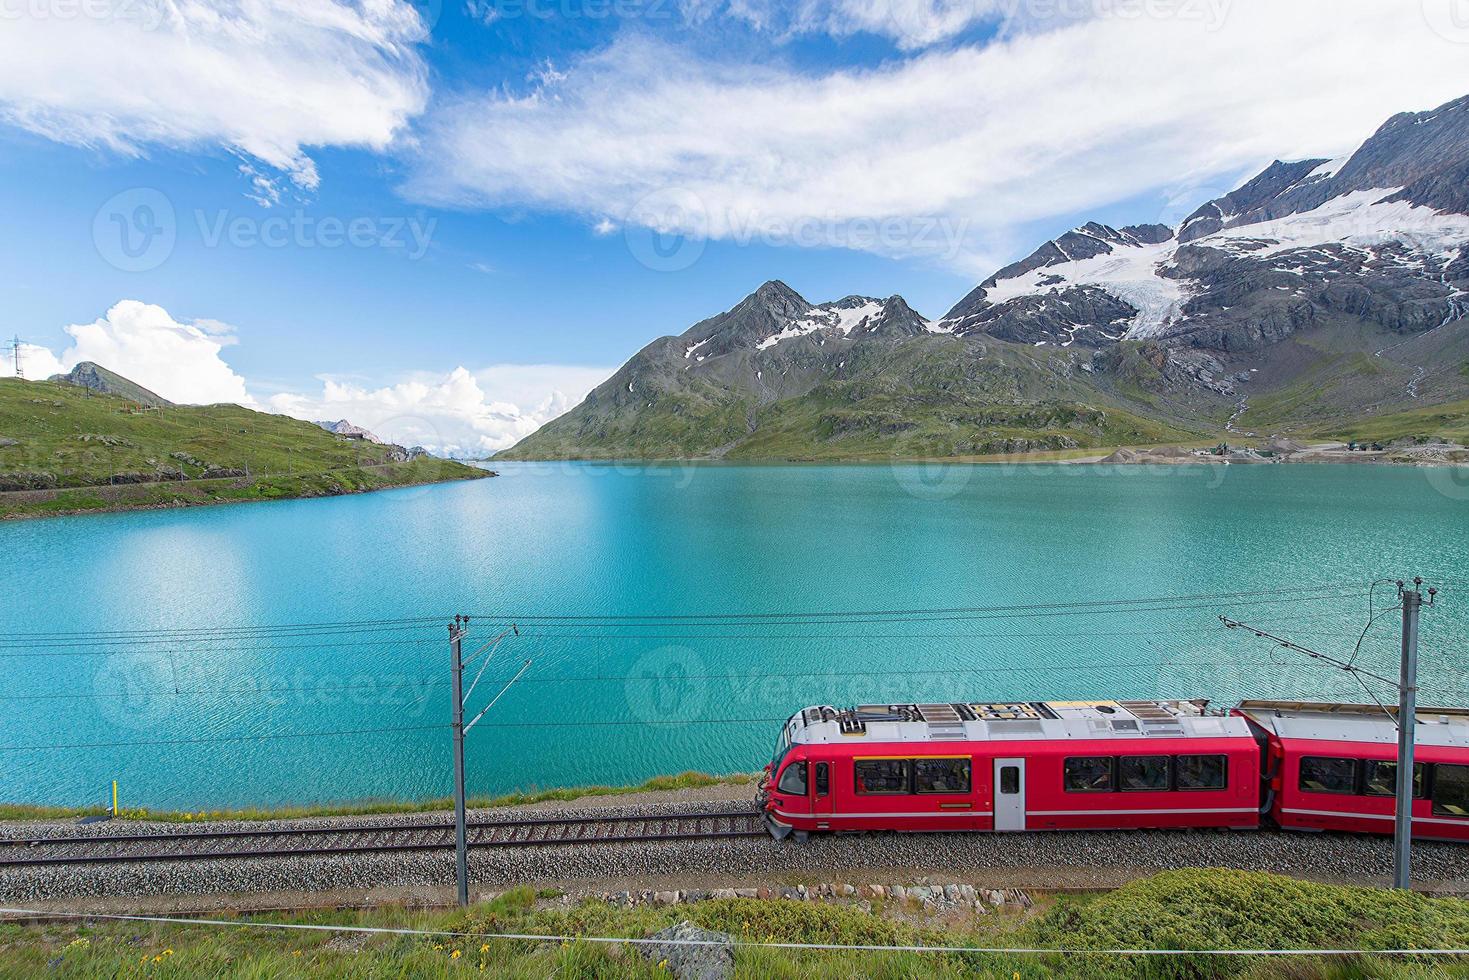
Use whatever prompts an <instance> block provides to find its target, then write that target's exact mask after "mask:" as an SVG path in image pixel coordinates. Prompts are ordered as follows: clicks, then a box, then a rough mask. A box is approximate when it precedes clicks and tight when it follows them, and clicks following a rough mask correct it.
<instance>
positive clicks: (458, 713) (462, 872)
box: [449, 616, 469, 907]
mask: <svg viewBox="0 0 1469 980" xmlns="http://www.w3.org/2000/svg"><path fill="white" fill-rule="evenodd" d="M468 623H469V620H468V617H465V616H455V617H454V622H453V624H452V625H451V626H450V627H449V650H450V653H451V655H452V656H453V662H454V682H453V687H454V692H453V697H454V723H453V727H454V862H455V868H456V873H457V880H458V882H459V905H460V906H461V907H463V906H467V905H468V904H469V838H468V835H467V833H468V832H467V830H466V828H465V816H464V651H463V649H462V641H463V639H464V633H465V630H466V629H467V628H468Z"/></svg>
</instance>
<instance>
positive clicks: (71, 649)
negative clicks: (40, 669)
mask: <svg viewBox="0 0 1469 980" xmlns="http://www.w3.org/2000/svg"><path fill="white" fill-rule="evenodd" d="M1359 598H1361V595H1359V594H1354V595H1349V596H1342V595H1320V596H1310V597H1305V598H1289V599H1288V598H1276V599H1255V600H1251V601H1249V602H1240V603H1237V604H1236V605H1240V606H1268V605H1281V604H1293V603H1298V602H1305V601H1330V600H1341V599H1359ZM1216 608H1217V605H1216V604H1213V603H1195V604H1189V605H1166V606H1165V605H1158V606H1148V607H1131V608H1125V609H1110V608H1109V609H1080V610H1072V611H1054V610H1043V611H1037V612H1032V613H1023V612H1014V613H993V614H991V613H961V614H959V615H955V616H946V617H927V618H905V619H892V618H889V619H881V618H867V619H850V620H843V621H829V620H814V621H791V622H782V623H780V624H779V625H780V626H783V627H790V626H816V627H821V628H822V629H829V628H831V627H832V626H833V625H890V624H903V623H942V622H979V621H986V620H995V619H1032V618H1038V619H1046V618H1064V617H1067V616H1096V615H1107V614H1113V615H1120V614H1136V613H1144V612H1176V611H1186V612H1187V611H1196V610H1204V611H1213V610H1215V609H1216ZM598 625H599V624H580V626H579V628H581V629H583V630H584V629H588V628H596V627H597V626H598ZM600 625H602V626H603V628H605V629H617V628H620V624H616V623H608V624H600ZM635 625H642V624H635ZM682 625H683V626H684V628H690V627H697V626H699V625H707V626H709V627H711V628H715V627H722V628H731V627H734V626H739V625H741V624H740V623H733V622H710V623H706V624H689V623H684V624H682ZM752 625H754V624H752ZM1156 632H1158V631H1157V630H1156V629H1154V630H1150V631H1123V633H1118V632H1116V631H1098V632H1092V633H1076V634H1069V635H1077V636H1084V635H1093V636H1101V635H1142V634H1148V635H1152V634H1156ZM533 635H537V636H543V637H547V638H586V639H590V638H602V639H617V638H619V637H625V638H628V639H633V638H639V639H674V638H680V636H682V638H688V639H700V638H713V637H710V635H709V634H698V633H695V634H682V635H675V634H667V633H644V634H636V635H629V634H617V633H599V634H585V633H577V634H572V633H553V632H546V633H536V634H533ZM814 635H816V634H810V633H802V634H791V635H789V636H785V635H779V636H771V637H770V638H774V639H784V638H789V639H806V638H810V637H812V636H814ZM820 635H825V636H832V637H833V638H837V639H840V638H844V637H846V638H852V639H859V638H878V639H901V638H904V637H905V636H913V634H894V635H886V636H879V635H872V636H870V637H864V635H861V634H846V633H823V634H820ZM944 635H950V636H954V637H955V638H972V637H983V636H984V635H985V634H983V633H967V634H966V633H954V634H944ZM990 635H994V636H997V637H1000V636H1007V635H1008V636H1014V635H1020V634H990ZM1028 635H1033V636H1036V637H1050V636H1055V637H1057V638H1065V637H1066V636H1067V635H1068V634H1066V633H1034V634H1028ZM1353 635H1355V634H1353ZM728 638H731V639H749V638H759V637H758V636H752V635H750V634H730V635H729V637H728ZM915 638H922V637H915ZM172 642H173V641H164V640H149V641H137V642H136V644H135V645H151V646H163V645H171V644H172ZM188 642H195V643H199V642H203V641H198V640H193V641H188ZM392 642H394V643H410V642H411V643H426V642H441V641H432V640H413V641H408V640H395V641H392ZM96 645H97V644H94V643H87V642H82V641H76V642H71V643H66V644H60V645H58V646H60V647H61V648H63V649H64V652H61V653H58V652H56V649H55V648H54V647H53V648H51V649H33V650H27V651H23V652H20V653H5V652H0V658H3V657H28V656H67V655H70V656H117V655H126V654H127V653H130V652H132V651H122V652H119V651H113V650H85V649H80V648H85V647H90V646H96ZM360 645H361V646H363V647H369V646H376V645H377V644H376V643H375V642H363V643H361V644H360ZM41 646H42V647H44V646H46V645H45V644H42V645H41ZM316 646H317V645H316V644H299V645H296V646H295V647H294V648H298V649H309V648H314V647H316ZM4 647H5V643H4V641H3V640H0V650H3V649H4ZM290 648H292V647H287V646H253V647H236V648H233V649H234V650H236V651H261V652H268V651H270V650H273V649H290Z"/></svg>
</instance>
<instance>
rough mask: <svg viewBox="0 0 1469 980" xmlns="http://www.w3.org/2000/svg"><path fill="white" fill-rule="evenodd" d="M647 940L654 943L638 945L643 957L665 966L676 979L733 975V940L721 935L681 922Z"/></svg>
mask: <svg viewBox="0 0 1469 980" xmlns="http://www.w3.org/2000/svg"><path fill="white" fill-rule="evenodd" d="M649 938H650V939H653V940H658V941H655V942H651V943H645V944H642V945H641V946H640V951H641V952H642V955H643V957H644V958H645V959H647V960H648V961H649V962H652V963H662V964H665V965H666V966H667V968H668V970H669V972H670V973H672V974H673V975H674V976H675V977H677V978H678V980H725V978H726V977H729V976H730V975H731V974H733V973H734V946H733V945H732V943H733V939H732V937H730V936H728V935H725V934H724V933H722V932H711V931H710V930H708V929H700V928H699V927H698V926H696V925H694V924H693V923H692V922H689V921H687V920H685V921H683V922H680V923H678V924H677V925H672V926H669V927H668V928H667V929H663V930H660V931H658V932H655V933H654V934H653V935H652V936H650V937H649ZM694 944H697V945H694Z"/></svg>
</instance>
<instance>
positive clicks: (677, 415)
mask: <svg viewBox="0 0 1469 980" xmlns="http://www.w3.org/2000/svg"><path fill="white" fill-rule="evenodd" d="M1465 399H1469V97H1466V98H1463V99H1459V100H1457V101H1454V102H1451V103H1449V104H1447V105H1444V106H1441V107H1440V108H1438V109H1436V110H1433V111H1430V112H1420V113H1402V114H1400V115H1397V116H1394V117H1393V118H1392V119H1389V120H1388V121H1387V122H1386V123H1385V124H1383V126H1382V127H1381V128H1380V129H1378V131H1377V132H1376V133H1375V134H1373V135H1372V136H1371V137H1370V138H1369V139H1368V140H1367V141H1366V142H1364V143H1363V144H1362V146H1361V147H1360V148H1359V149H1358V150H1357V151H1356V152H1355V153H1353V154H1351V155H1350V156H1349V157H1346V158H1344V159H1342V160H1324V159H1314V160H1302V161H1296V162H1281V161H1276V162H1275V163H1272V164H1271V165H1270V166H1269V167H1267V168H1266V169H1265V170H1264V171H1262V172H1261V173H1260V174H1259V175H1258V176H1256V177H1255V178H1253V179H1252V180H1250V181H1248V182H1246V183H1245V184H1244V185H1242V186H1241V187H1240V188H1239V189H1237V190H1235V191H1233V192H1231V193H1229V194H1227V195H1225V196H1223V197H1221V198H1218V199H1217V200H1214V201H1209V202H1206V203H1204V204H1202V205H1200V206H1199V208H1198V209H1197V210H1196V211H1194V212H1193V213H1192V214H1191V215H1189V216H1188V217H1187V218H1186V219H1185V220H1184V221H1183V222H1181V223H1180V225H1179V226H1178V227H1177V228H1171V227H1168V226H1166V225H1159V224H1140V225H1130V226H1126V227H1122V228H1113V227H1109V226H1107V225H1103V224H1098V223H1088V224H1085V225H1083V226H1081V227H1080V228H1077V229H1075V230H1073V231H1071V232H1068V233H1067V234H1065V235H1062V236H1060V237H1059V238H1056V239H1054V240H1053V241H1050V242H1047V243H1045V244H1044V245H1042V246H1041V247H1040V248H1038V249H1036V250H1035V252H1033V253H1032V254H1031V255H1029V256H1028V257H1026V258H1025V259H1022V260H1021V261H1019V262H1015V263H1013V264H1011V265H1009V266H1006V267H1005V268H1003V269H1001V270H999V271H998V272H996V273H995V274H994V275H993V276H991V277H990V278H988V279H986V280H985V281H984V282H982V283H980V284H979V285H978V286H977V287H975V289H974V290H973V291H971V292H970V293H969V294H968V295H967V296H965V297H964V298H963V299H961V300H960V301H959V302H958V303H956V304H955V305H954V307H953V308H952V309H950V310H949V311H948V313H946V314H945V315H944V316H942V317H941V318H939V319H938V320H936V321H933V322H929V321H926V320H925V319H924V318H923V317H921V316H920V315H918V314H917V313H915V312H914V311H913V310H912V309H910V308H909V307H908V305H907V304H906V303H905V302H904V301H903V299H902V298H901V297H898V296H892V297H888V298H887V299H876V298H872V297H863V296H849V297H847V298H845V299H842V300H838V301H836V302H832V303H823V304H819V305H813V304H811V303H809V302H807V301H806V300H805V299H804V298H803V297H801V296H800V295H798V294H797V293H796V292H795V291H794V290H791V289H790V288H789V287H787V286H785V285H784V284H783V283H779V282H769V283H766V284H765V285H764V286H762V287H760V289H758V290H757V291H756V292H755V293H753V294H751V295H750V296H748V297H747V298H746V299H745V300H744V301H742V302H741V303H740V304H738V305H737V306H735V307H734V308H733V309H731V310H729V311H727V312H725V313H722V314H720V315H718V316H715V317H711V318H710V319H708V320H704V321H702V322H700V323H698V324H695V325H694V326H693V327H691V328H689V329H688V330H687V331H685V332H684V333H683V334H681V335H680V336H678V337H665V338H661V339H659V340H656V341H654V342H653V343H651V344H649V345H648V346H647V347H645V348H644V349H643V350H642V351H640V352H639V353H638V354H637V355H636V356H634V357H633V359H632V360H630V361H629V362H628V363H627V364H626V365H624V366H623V368H622V369H621V370H619V371H618V373H617V374H616V375H614V376H613V378H611V379H609V380H608V381H607V382H606V383H604V384H603V385H601V386H600V387H598V388H597V389H596V390H595V391H594V392H593V393H592V394H591V395H590V396H588V398H587V399H586V401H585V402H584V403H583V404H582V405H580V406H578V407H577V408H576V409H574V410H573V411H572V412H570V413H568V414H567V415H565V416H562V417H561V418H559V419H557V420H555V421H553V422H551V423H549V424H548V425H547V426H545V427H543V428H542V429H541V430H540V431H538V432H537V433H535V434H533V435H532V436H530V437H529V438H527V439H526V440H524V441H523V442H522V443H520V444H519V445H518V446H516V447H515V449H514V450H512V452H511V453H510V455H516V456H591V457H596V456H640V457H660V456H688V455H714V456H721V455H732V456H818V457H825V456H862V455H968V454H975V453H986V452H1006V451H1015V450H1023V449H1039V448H1050V449H1055V448H1069V447H1070V446H1091V445H1104V444H1114V443H1116V442H1126V441H1134V442H1140V441H1144V440H1146V439H1148V438H1149V437H1151V436H1157V437H1159V438H1178V437H1180V434H1182V435H1183V436H1192V437H1193V438H1195V439H1206V438H1212V437H1215V436H1218V435H1220V434H1231V433H1241V432H1243V433H1253V432H1256V431H1259V432H1261V433H1265V432H1270V433H1285V432H1294V433H1302V434H1317V433H1326V432H1331V431H1342V430H1343V428H1344V427H1347V426H1349V425H1350V424H1353V423H1358V422H1361V421H1363V420H1366V419H1382V418H1384V417H1396V416H1399V415H1401V416H1402V417H1403V418H1404V419H1405V420H1406V419H1409V418H1412V419H1421V418H1422V417H1423V415H1424V412H1423V409H1424V408H1425V406H1432V405H1444V406H1446V412H1445V413H1439V414H1442V415H1446V416H1447V417H1449V418H1457V417H1459V416H1461V415H1463V414H1469V403H1465V404H1463V405H1461V404H1459V403H1460V402H1463V401H1464V400H1465ZM1412 424H1413V425H1422V424H1424V423H1421V422H1417V421H1415V422H1413V423H1412ZM1404 425H1405V426H1409V423H1408V422H1407V421H1405V422H1404ZM1379 428H1381V427H1380V426H1379ZM1388 428H1391V425H1389V426H1388ZM1409 428H1410V429H1411V426H1409ZM1424 434H1429V433H1424Z"/></svg>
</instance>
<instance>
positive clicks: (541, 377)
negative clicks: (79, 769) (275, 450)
mask: <svg viewBox="0 0 1469 980" xmlns="http://www.w3.org/2000/svg"><path fill="white" fill-rule="evenodd" d="M611 373H612V371H611V370H610V369H606V368H589V367H575V366H566V365H554V364H499V365H493V366H491V367H487V368H483V369H481V370H479V371H476V372H473V373H471V372H470V371H469V370H468V369H467V368H464V367H457V368H455V369H454V370H453V371H451V372H449V374H447V375H428V374H419V375H416V376H414V377H412V378H410V379H409V380H406V381H402V382H399V383H397V384H392V385H387V386H383V387H377V388H373V387H369V386H366V385H362V384H358V383H352V382H347V381H341V380H337V379H333V378H329V377H324V378H322V389H321V392H320V393H319V394H314V395H307V394H296V393H283V394H279V395H275V396H273V397H272V398H271V399H270V401H269V407H270V410H271V411H273V412H279V413H281V414H283V415H290V416H294V417H295V418H300V419H308V420H311V421H319V420H322V421H336V420H337V419H343V418H344V419H347V420H348V421H350V422H352V423H354V424H356V425H360V426H362V427H363V428H365V429H368V430H370V431H371V432H373V433H374V434H375V435H377V436H379V437H381V438H383V439H386V440H388V441H390V442H396V443H399V444H401V445H407V446H414V445H418V446H426V447H428V448H429V449H431V450H433V451H434V452H437V453H441V454H446V455H453V456H479V455H486V454H489V453H492V452H494V451H496V450H499V449H505V448H507V447H509V446H511V445H514V444H515V443H516V442H518V441H519V440H520V439H522V438H524V437H525V436H528V435H530V434H531V433H532V432H534V431H535V430H536V429H538V428H540V427H541V426H542V425H543V424H545V423H546V422H549V421H550V420H551V419H553V418H555V417H556V416H558V415H561V414H563V413H565V412H566V411H567V410H569V409H570V408H572V407H573V406H574V405H576V403H577V402H579V401H581V399H582V398H583V397H585V396H586V393H587V392H589V391H591V389H592V388H594V387H595V386H596V385H598V384H600V383H601V382H602V381H603V380H605V379H606V378H607V376H608V375H609V374H611Z"/></svg>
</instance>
